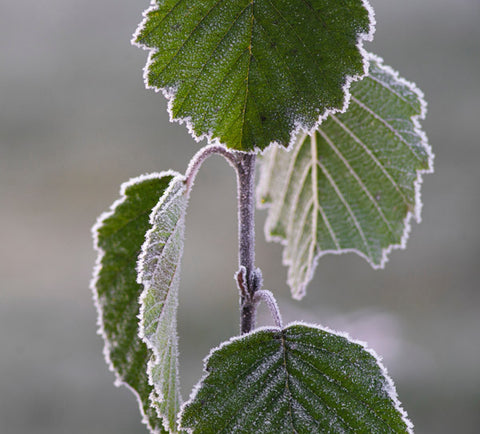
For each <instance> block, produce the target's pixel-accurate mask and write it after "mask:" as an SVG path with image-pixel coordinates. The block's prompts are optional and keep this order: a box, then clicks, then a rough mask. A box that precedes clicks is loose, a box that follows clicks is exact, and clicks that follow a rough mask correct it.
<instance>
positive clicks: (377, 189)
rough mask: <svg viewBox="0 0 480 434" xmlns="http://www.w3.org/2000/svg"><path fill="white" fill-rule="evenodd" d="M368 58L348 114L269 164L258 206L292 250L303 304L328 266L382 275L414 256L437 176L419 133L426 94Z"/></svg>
mask: <svg viewBox="0 0 480 434" xmlns="http://www.w3.org/2000/svg"><path fill="white" fill-rule="evenodd" d="M369 58H370V59H369V60H370V74H369V76H368V77H366V78H365V79H363V80H362V81H361V82H356V83H354V84H353V85H352V88H351V91H352V97H351V103H350V106H349V109H348V111H347V112H346V113H343V114H339V115H331V116H330V117H329V119H327V120H326V121H325V122H323V124H322V125H321V126H320V127H319V128H318V129H317V131H316V132H315V133H313V134H312V135H311V136H309V135H303V136H302V137H300V139H299V140H298V141H297V143H296V144H295V146H294V147H293V149H292V150H291V152H286V151H284V150H283V149H280V148H272V149H269V150H268V151H267V152H266V153H265V155H264V157H263V161H262V166H261V178H260V181H259V186H258V190H257V193H258V196H257V197H258V202H259V206H260V207H262V206H266V207H269V210H268V217H267V221H266V224H265V233H266V236H267V239H269V240H275V241H280V242H282V243H283V244H284V245H285V249H284V252H283V253H284V255H283V258H284V264H285V265H288V267H289V269H288V283H289V285H290V287H291V290H292V294H293V296H294V297H295V298H301V297H303V295H304V294H305V288H306V285H307V283H308V282H309V281H310V280H311V278H312V276H313V272H314V269H315V267H316V263H317V260H318V258H319V257H320V256H322V255H324V254H326V253H344V252H355V253H357V254H359V255H360V256H362V257H364V258H366V259H367V260H368V261H369V263H370V264H371V265H372V266H373V268H382V267H383V266H384V264H385V263H386V261H387V255H388V253H389V252H390V251H391V250H392V249H396V248H404V247H405V244H406V241H407V238H408V234H409V230H410V219H411V217H413V216H414V217H415V218H416V220H417V221H420V209H421V202H420V185H421V182H422V174H424V173H430V172H432V170H433V154H432V152H431V150H430V147H429V145H428V143H427V138H426V136H425V134H424V132H423V131H422V130H421V126H420V124H419V119H423V118H424V116H425V112H426V104H425V102H424V100H423V94H422V93H421V91H420V90H418V89H417V88H416V87H415V85H414V84H412V83H409V82H407V81H405V80H404V79H402V78H400V77H399V76H398V74H397V73H396V72H394V71H393V70H392V69H391V68H389V67H388V66H384V65H383V64H382V60H381V59H379V58H378V57H375V56H373V55H370V56H369Z"/></svg>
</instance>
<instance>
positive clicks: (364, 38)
mask: <svg viewBox="0 0 480 434" xmlns="http://www.w3.org/2000/svg"><path fill="white" fill-rule="evenodd" d="M361 1H362V4H363V7H364V8H365V9H366V10H367V13H368V20H369V29H368V32H367V33H359V34H358V39H357V43H356V44H355V45H356V47H357V49H358V50H359V52H360V54H361V55H362V60H363V74H359V75H346V76H345V84H344V85H343V87H342V90H343V93H344V100H343V106H342V108H341V109H327V110H325V112H324V113H323V114H320V115H319V118H318V121H317V122H316V123H315V124H314V125H313V127H312V128H305V127H304V126H302V124H301V123H300V122H299V121H297V122H296V123H295V128H294V129H293V130H292V131H291V132H290V142H289V144H288V147H287V149H291V148H293V146H294V145H295V142H296V138H297V135H298V134H299V133H300V132H301V131H303V132H306V133H307V134H312V133H313V132H314V131H315V130H316V129H317V128H318V127H319V126H320V125H321V123H322V122H323V121H324V120H325V119H327V118H328V116H330V115H331V114H335V113H345V112H346V110H347V108H348V106H349V104H350V98H351V94H350V86H351V85H352V83H353V82H354V81H358V80H361V79H362V78H364V77H365V76H366V75H367V74H368V68H369V61H368V54H369V53H368V52H367V51H366V50H365V49H364V48H363V44H364V42H370V41H372V40H373V35H374V34H375V25H376V20H375V11H374V10H373V7H372V6H371V5H370V3H369V2H368V0H361ZM158 8H159V4H158V2H157V1H156V0H151V2H150V7H148V8H147V9H145V10H144V11H143V13H142V16H143V20H142V21H141V22H140V24H139V25H138V27H137V29H136V30H135V32H134V33H133V35H132V39H131V40H130V42H131V44H132V45H133V46H135V47H138V48H141V49H143V50H145V51H148V58H147V63H146V64H145V66H144V68H143V82H144V84H145V88H146V89H151V90H154V91H155V92H157V93H158V92H161V93H162V94H163V96H164V97H165V98H166V99H167V101H168V105H167V112H168V115H169V118H170V122H172V123H173V122H178V123H179V124H180V125H183V124H185V126H186V127H187V130H188V132H189V133H190V135H191V136H192V137H193V139H194V140H195V141H196V142H197V143H198V142H201V141H202V140H204V139H206V140H207V144H209V145H219V146H223V147H225V148H227V149H228V147H227V146H226V145H225V144H223V143H221V142H220V140H219V139H218V138H213V132H212V131H210V132H207V133H203V134H200V135H197V134H196V133H195V129H194V125H193V122H192V119H191V117H190V116H187V117H184V118H174V117H173V103H174V100H175V95H176V93H177V89H176V88H175V87H173V86H172V87H169V88H161V87H160V88H159V87H156V86H151V85H149V84H148V70H149V69H150V66H151V65H152V64H153V56H155V54H156V53H158V51H159V50H158V49H156V48H150V47H148V46H146V45H145V44H142V43H139V42H137V38H138V37H139V35H140V33H141V32H142V31H143V29H144V28H145V26H146V24H147V20H148V14H149V13H150V12H152V11H155V10H157V9H158ZM271 146H281V145H280V144H279V143H278V142H275V141H273V142H271V143H270V144H269V145H268V146H266V147H265V148H264V149H261V148H259V147H257V146H255V147H254V149H253V151H241V150H237V149H236V151H238V152H244V153H247V154H249V153H263V152H265V150H266V149H268V148H270V147H271ZM282 147H283V146H282Z"/></svg>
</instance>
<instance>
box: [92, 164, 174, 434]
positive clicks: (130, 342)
mask: <svg viewBox="0 0 480 434" xmlns="http://www.w3.org/2000/svg"><path fill="white" fill-rule="evenodd" d="M173 177H174V173H173V172H164V173H160V174H151V175H147V176H140V177H138V178H135V179H132V180H130V181H129V182H127V183H124V184H123V185H122V187H121V198H120V199H119V200H117V201H116V202H115V203H114V204H113V205H112V206H111V210H110V211H109V212H107V213H104V214H102V215H101V216H100V217H99V219H98V221H97V223H96V224H95V226H94V227H93V229H92V232H93V236H94V241H95V249H96V250H97V252H98V258H97V265H96V268H95V273H94V278H93V279H92V284H91V288H92V291H93V295H94V299H95V304H96V307H97V312H98V324H99V326H100V328H99V333H100V334H101V335H102V336H103V339H104V340H105V348H104V354H105V358H106V361H107V363H108V365H109V367H110V370H112V371H113V372H115V376H116V383H115V384H116V385H117V386H119V385H122V384H123V385H125V386H127V387H128V388H129V389H130V390H132V392H133V393H134V394H135V395H136V397H137V399H138V402H139V406H140V411H141V412H142V415H143V422H144V423H146V424H147V425H148V427H149V428H150V430H151V431H152V432H154V433H164V432H165V431H164V430H163V426H162V420H161V419H160V418H159V417H158V415H157V413H156V411H155V409H154V408H152V407H151V406H150V399H149V396H150V394H151V393H152V392H153V387H152V386H151V385H149V383H148V376H147V373H146V372H147V363H148V361H149V360H150V358H151V352H150V351H149V350H148V349H147V347H146V345H145V344H144V343H143V342H142V340H141V339H140V338H139V337H138V318H137V315H138V313H139V305H138V297H139V295H140V293H141V291H142V286H141V285H139V284H138V283H137V281H136V279H137V273H136V263H137V257H138V254H139V252H140V250H141V246H142V244H143V242H144V241H145V233H146V232H147V230H148V228H149V227H150V225H149V220H148V217H149V214H150V212H151V210H152V208H153V207H154V206H155V205H156V203H157V202H158V200H159V198H160V197H161V196H162V195H163V193H164V192H165V190H166V189H167V187H168V185H169V182H170V181H171V180H172V179H173Z"/></svg>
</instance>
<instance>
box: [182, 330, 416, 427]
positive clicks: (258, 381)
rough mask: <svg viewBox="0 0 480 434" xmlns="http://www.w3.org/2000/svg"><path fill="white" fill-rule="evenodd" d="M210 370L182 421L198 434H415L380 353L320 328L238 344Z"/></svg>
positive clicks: (256, 335)
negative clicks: (377, 353)
mask: <svg viewBox="0 0 480 434" xmlns="http://www.w3.org/2000/svg"><path fill="white" fill-rule="evenodd" d="M205 370H206V372H207V374H206V375H205V377H204V378H203V379H202V381H201V382H200V383H199V385H198V386H197V388H196V389H195V391H194V393H193V396H192V397H191V398H190V400H189V401H188V402H187V403H186V404H185V406H184V408H183V411H182V413H181V425H182V427H184V428H187V429H189V432H192V433H213V432H215V433H220V432H222V433H240V432H242V433H257V434H262V433H272V434H273V433H275V434H280V433H299V434H300V433H302V434H303V433H304V434H312V433H344V432H349V433H405V432H412V424H411V422H410V421H409V420H408V419H407V415H406V413H405V412H404V411H403V410H402V408H401V406H400V403H399V401H398V399H397V394H396V391H395V387H394V385H393V382H392V380H391V379H390V378H389V377H388V375H387V373H386V370H385V368H384V367H383V366H382V364H381V362H380V361H379V359H378V357H377V356H376V355H375V353H374V352H373V351H371V350H367V349H366V348H365V347H364V344H361V343H359V342H355V341H352V340H350V339H349V338H348V337H346V336H342V335H338V334H336V333H334V332H331V331H328V330H325V329H322V328H319V327H316V326H311V325H305V324H291V325H289V326H287V327H286V328H284V329H279V328H268V329H259V330H257V331H255V332H253V333H250V334H248V335H243V336H241V337H239V338H234V339H232V340H230V341H229V342H227V343H224V344H222V345H221V346H220V347H219V348H218V349H215V350H213V351H212V352H211V353H210V355H209V357H208V358H207V359H206V364H205Z"/></svg>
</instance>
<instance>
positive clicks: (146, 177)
mask: <svg viewBox="0 0 480 434" xmlns="http://www.w3.org/2000/svg"><path fill="white" fill-rule="evenodd" d="M177 175H178V173H177V172H175V171H173V170H167V171H163V172H153V173H148V174H143V175H140V176H137V177H135V178H130V179H129V180H128V181H127V182H124V183H122V184H121V186H120V198H119V199H117V200H116V201H115V202H113V203H112V205H111V206H110V210H109V211H105V212H103V213H102V214H100V216H99V217H98V218H97V220H96V222H95V224H94V225H93V226H92V229H91V233H92V237H93V248H94V250H95V252H97V259H96V261H95V266H94V269H93V276H92V279H91V280H90V285H89V287H90V290H91V291H92V298H93V302H94V305H95V308H96V311H97V326H98V329H97V334H98V335H100V336H101V337H102V339H103V342H104V346H103V357H104V359H105V363H106V364H107V366H108V370H109V371H111V372H113V373H114V375H115V381H114V383H113V384H114V385H115V387H120V386H125V387H126V388H127V389H129V390H130V391H131V392H132V393H133V394H134V395H135V397H136V399H137V403H138V406H139V409H140V414H141V415H142V423H143V424H145V425H146V426H147V427H148V429H149V430H150V431H151V432H152V433H153V434H161V433H162V431H159V430H157V429H156V428H154V427H152V426H151V425H150V422H149V420H148V417H147V415H146V414H145V411H144V409H143V402H142V399H141V397H140V395H139V393H138V392H137V391H136V390H135V389H134V388H133V387H132V386H130V385H129V384H128V383H126V382H125V381H123V380H122V378H121V376H120V375H119V374H118V372H117V370H116V369H115V367H114V365H113V362H112V360H111V359H110V351H111V345H110V343H109V339H108V337H107V334H106V333H105V328H104V323H103V308H102V306H101V304H100V301H99V299H98V292H97V289H96V286H97V282H98V280H99V278H100V271H101V269H102V259H103V257H104V256H105V251H104V250H103V249H102V248H101V247H100V246H99V240H98V231H99V229H100V228H101V227H102V225H103V223H104V221H105V220H106V219H108V218H109V217H111V216H112V215H114V214H115V211H116V210H117V208H118V206H120V205H121V204H123V203H124V202H125V201H126V199H127V195H126V190H127V189H128V188H129V187H131V186H133V185H135V184H139V183H141V182H143V181H146V180H149V179H160V178H164V177H166V176H177Z"/></svg>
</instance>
